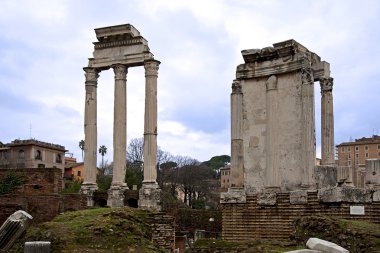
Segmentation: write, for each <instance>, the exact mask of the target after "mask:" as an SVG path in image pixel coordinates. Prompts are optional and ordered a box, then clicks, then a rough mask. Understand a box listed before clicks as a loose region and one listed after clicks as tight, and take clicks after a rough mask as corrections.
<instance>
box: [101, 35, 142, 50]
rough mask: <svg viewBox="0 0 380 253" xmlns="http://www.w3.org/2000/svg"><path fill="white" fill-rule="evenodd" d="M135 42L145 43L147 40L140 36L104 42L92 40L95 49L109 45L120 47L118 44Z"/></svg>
mask: <svg viewBox="0 0 380 253" xmlns="http://www.w3.org/2000/svg"><path fill="white" fill-rule="evenodd" d="M136 44H144V45H147V44H148V42H147V41H146V39H144V38H143V37H142V36H138V37H135V38H133V39H125V40H116V41H105V42H94V45H95V49H104V48H110V47H120V46H130V45H136Z"/></svg>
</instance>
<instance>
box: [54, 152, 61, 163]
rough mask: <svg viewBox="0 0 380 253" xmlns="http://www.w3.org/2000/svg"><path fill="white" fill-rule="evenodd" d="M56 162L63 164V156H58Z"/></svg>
mask: <svg viewBox="0 0 380 253" xmlns="http://www.w3.org/2000/svg"><path fill="white" fill-rule="evenodd" d="M55 162H56V163H62V156H61V155H60V154H57V155H56V156H55Z"/></svg>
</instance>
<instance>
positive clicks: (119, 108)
mask: <svg viewBox="0 0 380 253" xmlns="http://www.w3.org/2000/svg"><path fill="white" fill-rule="evenodd" d="M95 33H96V37H97V39H98V41H97V42H94V52H93V58H90V59H89V63H88V66H87V67H85V68H84V71H85V77H86V82H85V87H86V101H85V122H84V131H85V159H84V163H85V168H86V174H85V179H84V182H83V185H82V189H81V192H82V193H83V194H85V195H87V196H88V202H87V205H88V206H92V205H93V193H94V191H95V190H96V189H97V185H96V161H97V92H96V90H97V84H98V77H99V73H100V72H101V71H105V70H108V69H110V68H112V69H113V71H114V73H115V96H114V128H113V162H114V167H113V178H112V185H111V188H110V190H109V191H108V201H107V202H108V203H107V205H108V206H110V207H122V206H124V191H125V190H126V189H127V187H128V186H127V184H126V183H125V170H126V158H125V154H126V143H127V138H126V136H127V127H126V122H127V118H126V117H127V115H126V112H127V104H126V95H127V94H126V85H127V73H128V68H130V67H137V66H144V68H145V122H144V181H143V186H142V188H141V189H140V195H139V207H140V208H142V209H148V210H159V209H160V205H159V195H160V189H159V187H158V184H157V182H156V178H157V172H156V153H157V76H158V67H159V64H160V62H159V61H157V60H155V59H154V56H153V54H152V53H151V52H150V50H149V47H148V41H147V40H146V39H145V38H144V37H142V36H141V35H140V32H139V31H138V30H137V29H136V28H135V27H133V26H132V25H130V24H125V25H117V26H110V27H103V28H97V29H95Z"/></svg>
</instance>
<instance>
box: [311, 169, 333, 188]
mask: <svg viewBox="0 0 380 253" xmlns="http://www.w3.org/2000/svg"><path fill="white" fill-rule="evenodd" d="M314 178H315V181H316V183H317V188H318V189H321V188H326V187H334V186H336V183H337V166H334V165H324V166H315V167H314Z"/></svg>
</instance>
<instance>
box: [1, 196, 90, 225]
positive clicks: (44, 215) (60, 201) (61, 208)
mask: <svg viewBox="0 0 380 253" xmlns="http://www.w3.org/2000/svg"><path fill="white" fill-rule="evenodd" d="M85 201H86V199H85V196H83V195H80V194H43V195H29V196H25V195H19V194H8V195H2V196H0V224H2V223H3V222H4V221H5V220H6V219H7V218H8V216H9V215H11V214H12V213H14V212H15V211H17V210H24V211H25V212H27V213H29V214H30V215H32V216H33V220H32V222H33V223H35V224H36V223H39V222H45V221H50V220H52V219H53V218H54V217H55V216H57V215H59V214H60V213H64V212H67V211H74V210H81V209H85V208H86V202H85Z"/></svg>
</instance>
